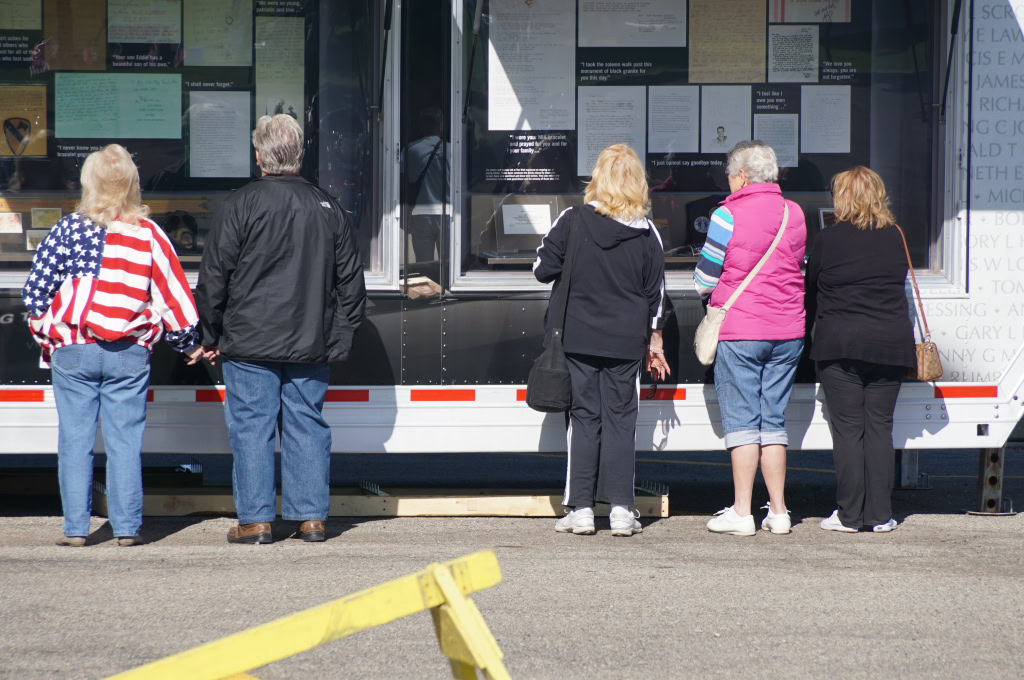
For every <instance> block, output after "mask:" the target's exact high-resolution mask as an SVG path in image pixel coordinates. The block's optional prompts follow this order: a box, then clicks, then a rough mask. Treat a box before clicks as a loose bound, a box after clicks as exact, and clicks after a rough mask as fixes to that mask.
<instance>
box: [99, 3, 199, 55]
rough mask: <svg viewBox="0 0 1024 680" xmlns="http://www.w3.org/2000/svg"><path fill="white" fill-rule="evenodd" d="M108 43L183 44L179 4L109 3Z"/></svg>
mask: <svg viewBox="0 0 1024 680" xmlns="http://www.w3.org/2000/svg"><path fill="white" fill-rule="evenodd" d="M107 42H112V43H147V44H149V43H170V44H172V45H176V44H178V43H180V42H181V2H180V0H107Z"/></svg>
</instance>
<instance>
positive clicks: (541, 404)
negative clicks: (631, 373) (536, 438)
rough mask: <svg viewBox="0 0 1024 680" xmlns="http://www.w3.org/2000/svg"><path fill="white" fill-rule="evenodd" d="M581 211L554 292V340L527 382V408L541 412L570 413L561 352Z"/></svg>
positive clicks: (566, 372)
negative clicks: (570, 276)
mask: <svg viewBox="0 0 1024 680" xmlns="http://www.w3.org/2000/svg"><path fill="white" fill-rule="evenodd" d="M579 210H580V208H574V209H573V210H572V212H571V214H570V219H569V237H568V238H567V239H566V246H565V250H566V255H565V260H564V261H563V262H562V273H561V274H560V275H559V279H558V284H557V285H556V286H555V289H554V290H553V291H552V293H551V301H550V302H549V304H548V314H549V315H550V317H551V337H549V338H548V342H547V347H545V349H544V351H543V352H542V353H541V355H540V356H539V357H537V358H536V359H535V360H534V362H533V367H532V368H531V369H530V378H529V380H528V381H527V383H526V405H527V406H529V407H530V408H532V409H533V410H534V411H541V412H542V413H559V412H562V411H568V410H569V402H570V401H571V400H572V389H571V386H570V384H569V364H568V362H567V361H566V360H565V350H564V349H562V335H563V330H564V328H565V310H566V308H567V307H568V305H569V275H570V274H571V273H572V260H573V253H574V252H575V250H576V230H577V228H578V227H577V225H576V222H577V220H578V219H579Z"/></svg>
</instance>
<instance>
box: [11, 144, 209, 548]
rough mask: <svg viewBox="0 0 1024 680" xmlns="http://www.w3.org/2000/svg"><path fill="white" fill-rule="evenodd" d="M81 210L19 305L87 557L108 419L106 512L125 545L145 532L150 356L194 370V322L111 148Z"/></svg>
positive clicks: (73, 528) (94, 161) (71, 527)
mask: <svg viewBox="0 0 1024 680" xmlns="http://www.w3.org/2000/svg"><path fill="white" fill-rule="evenodd" d="M81 181H82V199H81V201H80V202H79V203H78V207H77V208H76V209H75V212H73V213H72V214H70V215H67V216H66V217H64V218H63V219H61V220H60V222H58V223H57V224H56V225H55V226H54V227H53V228H52V229H51V230H50V232H49V234H47V236H46V238H45V239H44V240H43V242H42V243H41V244H40V245H39V247H38V248H37V249H36V255H35V259H34V261H33V263H32V271H31V273H30V274H29V276H28V281H27V282H26V283H25V288H24V290H23V291H22V297H23V299H24V302H25V306H26V307H27V308H28V310H29V314H30V318H29V328H30V329H31V330H32V335H33V336H34V337H35V339H36V342H38V343H39V346H40V347H41V349H42V353H43V361H44V362H48V363H49V364H50V366H51V368H52V374H53V396H54V401H55V402H56V404H57V418H58V442H57V461H58V477H59V480H60V497H61V504H62V505H63V508H64V537H63V538H62V539H61V540H59V541H58V542H57V543H58V545H67V546H82V545H85V540H86V537H87V536H88V535H89V518H90V514H91V510H92V473H93V443H94V442H95V441H96V426H97V418H98V417H102V418H103V441H104V444H105V445H106V454H107V478H106V486H107V507H108V508H109V517H110V524H111V525H112V527H113V530H114V536H115V537H117V542H118V545H122V546H130V545H135V544H136V543H138V541H139V538H138V533H139V528H140V526H141V525H142V433H143V430H144V429H145V427H146V392H147V388H148V387H149V352H150V349H151V348H152V347H153V345H155V344H156V343H157V341H159V340H160V338H161V337H163V338H164V339H166V340H167V342H168V343H169V344H170V345H171V347H173V348H174V349H175V350H177V351H179V352H184V353H185V354H186V355H187V356H188V357H189V362H188V363H189V364H194V363H196V362H197V361H199V359H200V358H202V356H203V350H202V348H201V347H200V346H199V333H198V327H197V324H198V316H197V314H196V306H195V302H194V301H193V300H192V293H191V291H190V290H189V287H188V283H187V282H186V280H185V274H184V272H182V269H181V264H180V263H179V262H178V258H177V256H176V255H175V254H174V249H173V248H172V247H171V242H170V240H168V238H167V235H166V234H164V232H163V231H162V230H161V229H160V227H159V226H157V225H156V223H155V222H153V221H152V220H150V219H148V218H147V216H148V215H149V208H148V207H147V206H145V205H142V201H141V194H140V191H139V171H138V169H137V168H136V167H135V163H133V162H132V157H131V156H130V155H129V154H128V152H127V151H126V150H125V148H124V147H122V146H120V145H118V144H111V145H109V146H106V147H104V148H103V149H101V150H100V151H96V152H94V153H91V154H89V157H88V158H86V159H85V163H84V164H83V165H82V179H81Z"/></svg>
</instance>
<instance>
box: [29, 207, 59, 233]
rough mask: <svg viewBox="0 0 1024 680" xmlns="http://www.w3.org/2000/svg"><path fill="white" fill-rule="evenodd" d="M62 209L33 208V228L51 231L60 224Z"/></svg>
mask: <svg viewBox="0 0 1024 680" xmlns="http://www.w3.org/2000/svg"><path fill="white" fill-rule="evenodd" d="M60 213H61V210H60V208H32V228H33V229H49V228H50V227H52V226H53V225H55V224H57V223H58V222H60V218H61V217H62V215H61V214H60Z"/></svg>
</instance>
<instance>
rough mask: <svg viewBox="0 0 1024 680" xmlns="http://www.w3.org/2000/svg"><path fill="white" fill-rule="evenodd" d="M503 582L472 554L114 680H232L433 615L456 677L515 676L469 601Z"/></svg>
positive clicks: (487, 555) (491, 564) (491, 562)
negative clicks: (398, 623)
mask: <svg viewBox="0 0 1024 680" xmlns="http://www.w3.org/2000/svg"><path fill="white" fill-rule="evenodd" d="M500 582H501V569H500V568H499V567H498V558H497V556H496V555H495V554H494V553H493V552H491V551H490V550H484V551H481V552H477V553H473V554H472V555H467V556H465V557H461V558H459V559H457V560H452V561H451V562H445V563H444V564H436V563H435V564H432V565H430V566H429V567H427V568H426V569H424V570H423V571H420V572H417V573H415V574H410V575H408V576H403V577H402V578H399V579H395V580H394V581H390V582H389V583H384V584H382V585H379V586H376V587H374V588H370V589H368V590H364V591H361V592H358V593H355V594H353V595H349V596H347V597H342V598H339V599H337V600H333V601H331V602H328V603H326V604H322V605H320V606H318V607H313V608H312V609H307V610H305V611H301V612H298V613H296V614H292V615H290V616H285V617H283V618H280V619H277V620H276V621H271V622H270V623H264V624H263V625H261V626H256V627H255V628H250V629H248V630H244V631H242V632H240V633H235V634H234V635H229V636H228V637H225V638H221V639H220V640H215V641H213V642H208V643H207V644H205V645H201V646H199V647H196V648H195V649H190V650H188V651H185V652H181V653H179V654H175V655H173V656H169V657H166V658H164V659H160V660H159V661H154V662H153V663H149V664H146V665H145V666H139V667H138V668H134V669H132V670H130V671H125V672H124V673H118V674H117V675H113V676H111V677H110V678H108V679H107V680H142V679H145V680H180V678H189V679H190V680H227V679H229V678H233V679H234V680H240V679H241V678H249V679H250V680H252V676H249V675H245V672H246V671H249V670H252V669H254V668H259V667H260V666H265V665H266V664H268V663H272V662H274V661H279V660H281V659H284V658H287V657H289V656H293V655H295V654H298V653H300V652H304V651H306V650H309V649H312V648H314V647H316V646H318V645H322V644H324V643H325V642H330V641H332V640H337V639H338V638H342V637H345V636H346V635H352V634H353V633H358V632H359V631H361V630H366V629H367V628H372V627H374V626H380V625H382V624H385V623H389V622H391V621H395V620H396V619H400V618H402V617H405V616H409V615H410V614H415V613H417V612H422V611H424V610H426V609H429V610H430V613H431V615H432V616H433V619H434V628H435V630H436V631H437V639H438V643H439V644H440V646H441V652H442V653H443V654H444V655H445V656H447V657H448V659H449V661H450V662H451V666H452V673H453V675H454V676H455V677H456V678H459V679H461V680H466V679H468V678H476V677H477V674H476V669H477V668H479V669H481V670H482V671H484V674H485V676H486V677H487V678H491V679H494V680H498V679H502V678H508V677H509V675H508V671H506V670H505V666H504V664H503V663H502V662H501V659H502V653H501V650H500V649H499V648H498V642H497V640H495V639H494V636H493V635H492V634H491V631H490V629H488V627H487V624H486V623H485V622H484V619H483V617H482V616H481V615H480V611H479V610H478V609H477V608H476V605H475V604H473V601H472V600H471V599H469V598H468V597H466V595H468V594H470V593H474V592H476V591H478V590H483V589H484V588H490V587H491V586H493V585H496V584H498V583H500Z"/></svg>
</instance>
